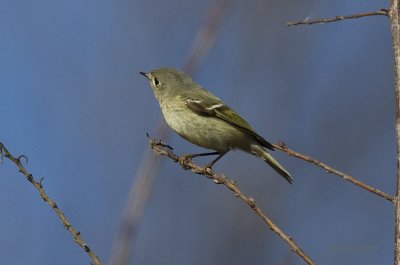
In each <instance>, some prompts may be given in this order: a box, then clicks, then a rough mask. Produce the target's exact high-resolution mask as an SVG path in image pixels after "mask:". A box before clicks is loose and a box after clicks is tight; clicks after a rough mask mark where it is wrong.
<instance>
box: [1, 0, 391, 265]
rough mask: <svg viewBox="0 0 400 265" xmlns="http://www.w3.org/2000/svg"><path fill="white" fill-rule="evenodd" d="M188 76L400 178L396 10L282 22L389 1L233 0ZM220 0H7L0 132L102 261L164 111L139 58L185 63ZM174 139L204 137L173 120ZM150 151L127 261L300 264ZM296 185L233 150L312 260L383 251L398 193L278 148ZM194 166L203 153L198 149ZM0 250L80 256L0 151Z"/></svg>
mask: <svg viewBox="0 0 400 265" xmlns="http://www.w3.org/2000/svg"><path fill="white" fill-rule="evenodd" d="M227 2H228V5H227V7H226V8H225V9H224V13H223V14H222V15H221V21H220V25H219V26H218V28H217V32H216V33H215V42H214V43H213V45H212V46H210V49H209V50H208V51H207V53H206V54H205V56H204V58H203V59H204V60H202V61H201V62H200V63H199V65H198V66H197V68H196V70H195V71H193V73H192V76H193V78H194V79H195V80H196V81H197V82H198V83H199V84H201V85H202V86H204V87H205V88H207V89H208V90H210V91H212V92H213V93H214V94H216V95H218V96H219V97H221V98H223V99H224V101H225V102H226V103H227V104H228V105H230V106H231V107H233V108H234V109H235V110H237V111H238V112H239V113H240V114H241V115H242V116H243V117H245V118H246V119H247V120H248V121H249V122H250V123H251V124H252V125H253V127H254V128H256V130H257V131H258V132H259V133H260V134H261V135H263V136H264V137H265V138H266V139H267V140H269V141H271V142H277V141H279V140H282V141H284V142H285V143H286V144H287V145H288V146H289V147H291V148H293V149H295V150H297V151H299V152H303V153H305V154H309V155H311V156H313V157H315V158H318V159H320V160H322V161H324V162H326V163H327V164H329V165H331V166H333V167H335V168H337V169H339V170H342V171H344V172H346V173H348V174H351V175H353V176H355V177H356V178H358V179H360V180H361V181H364V182H366V183H368V184H370V185H372V186H374V187H376V188H378V189H381V190H383V191H385V192H387V193H390V194H394V192H395V183H396V181H395V169H396V160H395V156H396V152H395V126H394V121H395V97H394V82H393V76H394V74H393V55H392V46H391V34H390V25H389V20H388V19H387V18H385V17H368V18H363V19H359V20H351V21H350V20H349V21H345V22H337V23H332V24H325V25H313V26H297V27H289V28H288V27H286V22H287V21H289V20H296V19H305V18H306V17H310V18H319V17H333V16H336V15H349V14H353V13H362V12H368V11H376V10H378V9H380V8H388V7H389V1H383V0H366V1H355V0H336V1H331V0H309V1H306V0H304V1H296V0H284V1H282V0H264V1H261V0H260V1H257V0H254V1H227ZM213 5H214V1H213V0H206V1H183V0H175V1H148V0H146V1H145V0H131V1H128V0H117V1H110V0H96V1H93V0H86V1H77V0H69V1H39V2H38V1H27V0H2V1H1V2H0V36H1V41H0V76H1V78H0V141H1V142H2V143H4V144H5V146H6V147H7V148H8V149H9V150H10V152H11V153H12V154H14V155H19V154H25V155H26V156H28V157H29V164H28V165H27V169H28V170H29V171H30V172H31V173H32V174H33V176H34V177H35V178H36V179H40V178H42V177H43V178H44V180H43V185H44V188H45V189H46V191H47V192H48V194H49V195H50V196H51V197H52V198H53V199H55V200H56V202H57V203H58V205H59V207H60V208H61V209H62V210H63V211H64V213H65V214H66V215H67V217H69V218H70V221H71V222H72V224H73V225H74V226H75V227H76V228H77V229H78V230H79V231H81V233H82V236H83V238H84V239H85V241H86V242H87V243H88V245H89V246H90V247H91V248H92V249H93V250H94V251H95V252H96V254H98V255H99V257H100V259H101V260H102V262H104V263H105V264H107V263H108V262H109V260H110V259H111V256H112V255H113V254H112V253H113V245H114V242H115V241H116V239H117V237H118V234H119V231H120V224H121V218H122V215H123V211H124V209H125V205H126V201H127V199H128V197H129V194H130V190H131V186H132V185H134V184H135V183H136V180H135V178H137V171H138V170H139V167H140V165H141V164H142V160H143V156H144V154H145V153H146V152H148V151H149V145H148V141H147V138H146V135H145V134H146V132H148V133H150V135H151V136H153V137H159V136H160V135H159V133H158V132H159V130H158V128H159V126H160V124H162V123H163V122H164V121H163V120H162V117H161V111H160V109H159V106H158V103H157V101H156V100H155V98H154V95H153V92H152V90H151V88H150V85H149V84H148V81H147V80H145V79H144V77H143V76H141V75H139V74H138V72H139V71H150V70H152V69H154V68H157V67H160V66H173V67H177V68H182V67H183V66H184V65H185V63H186V62H187V59H188V56H189V54H190V51H191V48H192V47H193V42H194V40H195V39H196V36H197V34H198V32H199V31H200V30H201V28H202V27H203V26H204V23H206V22H205V19H206V17H207V12H209V10H210V8H211V7H212V6H213ZM166 138H167V139H168V140H167V141H168V143H169V144H171V145H172V146H173V147H174V148H175V151H176V153H178V154H184V153H190V152H199V151H202V150H201V149H200V148H198V147H195V146H192V145H190V144H189V143H187V142H185V141H184V140H182V139H180V138H179V137H178V136H177V135H175V134H171V136H170V137H169V138H168V137H166ZM148 156H150V157H152V159H153V160H154V161H155V165H160V168H159V170H158V171H157V170H155V172H156V176H155V181H154V186H153V187H152V189H151V192H150V193H149V195H150V196H149V201H148V203H147V204H146V207H145V209H144V212H143V216H142V221H141V223H140V226H139V227H138V229H137V233H135V238H134V240H133V243H132V245H131V246H130V249H131V251H132V257H131V258H130V259H129V261H128V264H148V265H152V264H177V265H179V264H182V265H183V264H194V265H196V264H233V265H236V264H237V265H239V264H277V265H278V264H304V262H303V261H302V260H301V259H300V258H299V257H298V256H296V255H295V254H294V253H293V252H291V250H290V248H289V247H288V245H286V244H285V243H284V242H283V241H282V239H281V238H279V237H278V236H276V235H275V234H274V233H273V232H271V231H269V230H268V229H266V227H265V225H264V223H263V222H262V221H261V220H260V218H259V217H258V216H256V215H255V214H254V213H253V212H252V211H250V210H249V208H248V206H247V205H245V204H244V203H243V202H241V201H240V200H238V199H237V198H235V197H234V196H233V194H232V192H231V191H229V190H227V189H226V188H225V187H223V186H221V185H215V184H213V183H212V182H211V181H209V180H207V179H206V178H204V177H202V176H197V175H193V174H192V173H190V172H188V171H183V170H182V169H181V168H180V167H179V166H178V165H176V164H174V163H172V162H171V161H170V160H168V159H167V158H165V157H155V155H153V154H152V153H151V152H150V153H149V155H148ZM274 156H275V157H276V158H277V159H278V160H279V161H280V162H281V163H282V164H283V165H284V166H285V167H286V168H287V169H288V170H289V171H290V172H291V173H292V174H293V176H294V178H295V183H294V185H289V184H288V183H287V182H286V181H284V180H283V178H281V177H280V176H279V175H277V174H276V173H275V172H274V171H273V170H272V169H270V168H269V167H267V166H266V165H265V164H264V163H263V162H262V161H260V160H259V159H257V158H254V157H252V156H249V155H247V154H245V153H242V152H231V153H229V154H228V155H227V156H226V157H224V159H222V160H221V161H220V162H219V163H218V164H217V165H216V167H215V170H216V171H217V172H222V173H224V174H226V175H227V176H229V177H230V178H233V179H235V180H236V181H237V182H238V185H239V187H240V188H241V189H242V191H243V192H244V193H246V194H248V195H251V196H252V197H254V198H255V200H256V202H257V203H258V205H259V206H260V207H261V208H262V209H263V210H265V212H266V213H267V214H268V215H269V216H270V217H271V218H272V220H274V221H275V222H276V223H277V225H278V226H280V227H281V229H283V231H285V232H286V233H287V234H289V235H291V236H292V237H293V238H294V239H295V240H296V241H297V243H299V245H300V246H301V247H302V248H303V250H304V251H306V253H308V254H309V255H310V256H311V257H312V258H313V259H314V261H316V262H317V263H318V264H391V263H392V260H393V237H394V235H393V231H394V211H393V209H394V208H393V205H392V204H391V203H390V202H388V201H386V200H384V199H382V198H380V197H377V196H376V195H374V194H371V193H369V192H367V191H365V190H362V189H360V188H358V187H356V186H354V185H352V184H350V183H348V182H345V181H344V180H342V179H340V178H338V177H336V176H334V175H332V174H328V173H326V172H325V171H324V170H322V169H320V168H317V167H315V166H312V165H310V164H308V163H306V162H303V161H300V160H298V159H296V158H293V157H289V156H288V155H286V154H285V153H282V152H279V151H276V152H274ZM196 161H198V162H199V163H200V164H205V163H206V162H208V161H207V159H199V160H196ZM0 211H1V218H0V227H1V229H0V264H41V265H47V264H59V265H64V264H65V265H67V264H68V265H69V264H89V263H90V259H89V258H88V256H87V255H86V254H85V253H84V251H83V250H82V249H80V247H79V246H78V245H76V244H75V243H74V242H73V240H72V237H71V235H70V234H69V233H68V232H67V231H66V229H65V228H64V227H63V226H62V224H61V223H60V221H59V220H58V217H57V216H56V215H55V214H54V212H53V211H52V209H51V208H50V207H49V206H48V205H46V204H45V203H44V202H43V201H42V200H41V199H40V196H39V195H38V192H37V191H36V190H35V189H34V188H33V187H32V185H31V184H30V183H28V182H27V181H26V179H25V178H24V177H23V176H22V175H21V174H19V173H18V170H17V169H16V167H15V166H14V165H13V164H11V163H10V161H9V160H7V159H5V160H4V162H3V164H2V165H0Z"/></svg>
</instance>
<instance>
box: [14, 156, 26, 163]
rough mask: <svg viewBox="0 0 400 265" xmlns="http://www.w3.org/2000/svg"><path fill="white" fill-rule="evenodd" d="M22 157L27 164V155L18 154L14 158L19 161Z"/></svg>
mask: <svg viewBox="0 0 400 265" xmlns="http://www.w3.org/2000/svg"><path fill="white" fill-rule="evenodd" d="M22 158H24V159H25V161H26V163H27V164H28V157H27V156H26V155H20V156H19V157H17V158H16V160H17V161H18V163H21V159H22Z"/></svg>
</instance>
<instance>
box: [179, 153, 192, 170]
mask: <svg viewBox="0 0 400 265" xmlns="http://www.w3.org/2000/svg"><path fill="white" fill-rule="evenodd" d="M192 158H193V155H191V154H187V155H182V156H180V157H179V159H178V160H179V164H181V165H182V167H183V168H184V169H189V167H188V166H187V164H188V163H190V162H192Z"/></svg>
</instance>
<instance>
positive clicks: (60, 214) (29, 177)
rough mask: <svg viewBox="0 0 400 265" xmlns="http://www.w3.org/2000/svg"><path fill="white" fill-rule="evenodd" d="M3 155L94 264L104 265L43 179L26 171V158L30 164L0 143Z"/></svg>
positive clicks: (0, 150) (0, 153) (0, 151)
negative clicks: (45, 185) (45, 188)
mask: <svg viewBox="0 0 400 265" xmlns="http://www.w3.org/2000/svg"><path fill="white" fill-rule="evenodd" d="M2 155H4V157H6V158H8V159H9V160H10V161H11V162H13V163H14V164H15V165H16V166H17V167H18V169H19V172H21V173H22V174H23V175H24V176H25V177H26V179H27V180H28V181H29V182H30V183H31V184H32V185H33V186H34V187H35V188H36V189H37V191H38V192H39V193H40V197H42V199H43V200H44V201H45V202H46V203H47V204H48V205H49V206H50V207H51V208H52V209H53V210H54V212H55V213H56V214H57V216H58V218H60V220H61V222H62V224H63V225H64V227H65V228H67V230H68V231H69V232H70V233H71V234H72V236H73V237H74V241H75V242H76V243H77V244H78V245H79V246H81V247H82V248H83V250H84V251H85V252H86V253H87V254H88V255H89V257H90V258H91V259H92V263H93V264H95V265H101V264H102V263H101V262H100V260H99V258H98V257H97V255H96V254H95V253H94V252H93V251H92V250H91V248H90V247H89V246H88V245H87V244H86V243H85V241H83V238H82V237H81V233H80V232H79V231H78V230H76V229H75V228H74V227H73V226H72V225H71V222H70V221H69V220H68V218H67V217H66V216H65V214H64V213H63V212H62V211H61V210H60V208H59V207H58V205H57V203H56V202H55V201H54V200H53V199H51V198H50V197H49V195H47V193H46V191H45V190H44V188H43V185H42V179H41V180H40V181H36V180H35V179H34V178H33V175H32V174H31V173H29V172H28V171H27V170H26V168H25V167H24V165H22V163H21V159H22V158H24V159H25V160H26V161H27V162H28V159H27V158H26V156H24V155H21V156H19V157H14V156H13V155H11V153H10V152H9V151H8V150H7V148H6V147H5V146H4V145H3V144H2V143H0V156H2Z"/></svg>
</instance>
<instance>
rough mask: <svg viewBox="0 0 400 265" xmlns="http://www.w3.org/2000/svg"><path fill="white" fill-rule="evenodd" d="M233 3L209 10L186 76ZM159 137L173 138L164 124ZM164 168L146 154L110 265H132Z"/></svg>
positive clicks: (224, 1)
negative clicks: (143, 224) (145, 211)
mask: <svg viewBox="0 0 400 265" xmlns="http://www.w3.org/2000/svg"><path fill="white" fill-rule="evenodd" d="M230 4H232V1H230V0H215V1H214V3H213V4H212V5H211V7H210V8H208V9H207V11H206V17H205V19H204V24H203V25H202V27H201V29H200V31H199V32H198V34H197V35H196V37H195V39H194V41H193V43H192V47H191V48H190V49H189V52H188V54H187V58H186V61H185V64H184V67H183V70H184V71H185V72H186V73H189V74H191V75H193V74H194V73H195V72H196V69H197V68H198V67H199V65H200V64H201V62H202V61H203V59H204V58H205V56H206V55H207V54H208V52H209V51H210V49H211V48H212V46H213V44H214V42H215V40H216V38H217V36H218V29H219V28H220V26H221V24H222V21H223V18H224V17H225V14H226V12H227V10H228V8H229V6H230ZM157 136H159V137H161V138H163V139H168V138H169V136H170V130H168V128H167V126H166V124H165V122H164V121H161V122H160V123H159V125H158V128H157ZM161 165H162V160H159V159H157V157H156V156H154V155H153V154H152V153H151V152H150V151H145V153H144V154H143V158H142V161H141V162H140V165H139V169H138V170H137V172H136V175H135V178H134V182H133V184H132V187H131V190H130V192H129V197H128V199H127V201H126V204H125V205H126V206H125V209H124V211H123V214H122V221H121V225H120V228H119V231H118V234H117V236H116V239H115V241H114V244H113V250H112V254H111V258H110V261H109V264H110V265H127V264H129V260H130V259H131V257H132V253H133V251H134V246H133V240H134V238H135V236H136V233H137V230H138V228H139V226H140V223H141V221H142V217H143V213H144V209H145V208H146V205H147V203H148V201H149V198H150V196H151V195H152V190H153V185H154V181H155V179H156V176H157V172H158V170H159V168H160V166H161Z"/></svg>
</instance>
